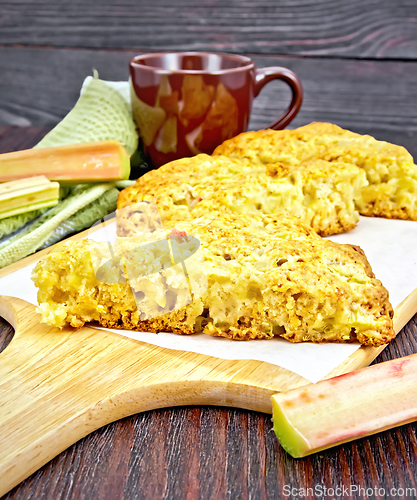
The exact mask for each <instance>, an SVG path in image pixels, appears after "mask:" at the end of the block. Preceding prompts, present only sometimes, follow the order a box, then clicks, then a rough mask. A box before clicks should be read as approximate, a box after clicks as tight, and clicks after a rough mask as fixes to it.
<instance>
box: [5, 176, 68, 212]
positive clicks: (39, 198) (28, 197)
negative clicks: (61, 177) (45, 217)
mask: <svg viewBox="0 0 417 500" xmlns="http://www.w3.org/2000/svg"><path fill="white" fill-rule="evenodd" d="M58 200H59V184H58V182H51V181H49V180H48V179H47V178H46V177H45V176H43V175H40V176H37V177H32V178H30V179H21V180H17V181H10V182H4V183H3V184H0V219H5V218H6V217H11V216H12V215H18V214H21V213H24V212H31V211H33V210H38V209H39V208H46V207H53V206H54V205H56V204H57V203H58Z"/></svg>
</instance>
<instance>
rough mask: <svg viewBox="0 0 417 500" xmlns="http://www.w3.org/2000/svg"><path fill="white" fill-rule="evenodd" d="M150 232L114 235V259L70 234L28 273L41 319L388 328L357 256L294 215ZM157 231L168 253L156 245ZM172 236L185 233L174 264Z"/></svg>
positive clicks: (212, 327) (237, 330)
mask: <svg viewBox="0 0 417 500" xmlns="http://www.w3.org/2000/svg"><path fill="white" fill-rule="evenodd" d="M153 238H154V239H153V241H152V242H150V243H149V242H146V243H144V241H143V239H142V236H141V235H139V236H135V237H130V238H120V239H119V240H118V241H117V243H116V244H115V245H114V248H112V250H111V255H110V254H109V247H108V245H107V243H96V242H92V241H88V240H82V241H79V242H68V243H65V244H64V245H62V247H61V248H60V249H58V250H57V251H56V252H54V253H51V254H49V255H48V256H46V257H45V258H43V259H42V260H41V261H40V262H39V263H38V264H37V266H36V267H35V269H34V272H33V280H34V282H35V285H36V286H37V287H38V290H39V291H38V301H39V312H40V313H41V315H42V321H44V322H46V323H48V324H51V325H54V326H58V327H62V326H63V325H65V324H70V325H72V326H76V327H79V326H82V325H83V324H84V323H85V322H89V321H94V322H97V323H98V324H100V325H103V326H106V327H115V328H127V329H135V330H139V331H149V332H160V331H170V332H176V333H179V334H192V333H195V332H204V333H206V334H209V335H213V336H221V337H227V338H230V339H237V340H250V339H270V338H272V337H274V336H280V337H284V338H286V339H288V340H289V341H291V342H304V341H313V342H332V341H333V342H352V341H358V342H360V343H362V344H365V345H373V346H379V345H381V344H384V343H386V342H388V341H390V340H391V339H392V338H393V337H394V336H395V334H394V331H393V326H392V316H393V310H392V307H391V305H390V303H389V300H388V292H387V290H386V289H385V288H384V287H383V286H382V284H381V282H380V281H379V280H377V279H376V278H375V277H374V275H373V273H372V270H371V268H370V266H369V263H368V262H367V260H366V257H365V255H364V254H363V252H362V251H361V250H360V249H359V248H358V247H353V246H350V245H341V244H337V243H334V242H332V241H329V240H325V239H322V238H321V237H320V236H318V235H317V234H316V233H315V232H314V231H313V230H312V229H311V228H310V227H308V226H306V225H303V224H301V223H300V222H299V221H298V220H297V219H295V218H287V217H274V216H266V215H254V214H250V215H230V214H215V215H213V216H205V217H201V218H199V219H195V220H193V221H184V222H170V223H167V224H166V227H165V229H164V230H163V231H162V232H161V234H158V235H156V234H154V235H153ZM164 239H168V240H170V252H171V253H170V255H169V256H168V254H164V250H163V247H162V246H158V245H156V243H157V242H158V241H163V240H164ZM173 240H177V241H179V242H181V241H192V244H191V246H189V247H187V248H185V247H183V251H181V249H180V250H179V254H178V255H177V257H176V260H175V258H173V257H172V255H173V253H175V252H173V250H172V241H173ZM197 247H198V248H197ZM196 248H197V251H195V249H196ZM165 249H166V246H165ZM198 252H201V254H202V257H203V258H202V259H195V260H193V256H194V255H198ZM109 262H110V264H109ZM103 266H104V267H103ZM106 266H107V267H106ZM152 266H153V267H152ZM128 267H130V269H131V268H132V267H133V268H136V271H135V273H136V274H135V273H133V275H131V276H130V279H131V282H129V276H127V275H128V274H129V273H128V272H127V268H128ZM100 269H101V273H102V274H100V272H97V270H99V271H100ZM174 270H175V272H174ZM150 271H152V272H150ZM103 273H104V274H103Z"/></svg>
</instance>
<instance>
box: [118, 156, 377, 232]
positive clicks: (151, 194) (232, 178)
mask: <svg viewBox="0 0 417 500" xmlns="http://www.w3.org/2000/svg"><path fill="white" fill-rule="evenodd" d="M366 184H367V181H366V179H365V174H364V172H363V170H361V169H360V168H358V167H356V166H354V165H349V164H344V163H341V162H339V163H334V164H332V163H329V162H326V161H323V160H317V161H312V162H306V163H305V164H304V165H302V166H298V167H292V166H287V165H280V164H274V165H266V166H265V165H254V164H252V163H250V162H248V161H242V160H238V161H236V160H231V159H228V158H226V157H222V156H215V157H211V156H208V155H204V154H201V155H198V156H195V157H192V158H183V159H180V160H176V161H173V162H171V163H168V164H166V165H164V166H163V167H161V168H159V169H158V170H152V171H151V172H148V173H147V174H145V175H144V176H142V177H141V178H139V179H138V180H137V182H136V183H135V185H134V186H131V187H129V188H127V189H125V190H123V191H122V192H121V193H120V195H119V198H118V209H119V212H118V234H119V236H133V235H134V234H135V232H136V231H138V229H139V228H140V224H141V223H142V215H141V210H142V208H143V207H141V206H139V207H137V206H135V204H137V203H140V202H143V201H148V202H150V201H152V200H154V201H155V202H156V204H157V206H158V210H159V214H160V216H161V219H162V222H163V223H165V222H167V221H172V220H187V219H190V218H195V217H200V216H203V215H206V214H209V213H217V212H222V213H264V214H275V215H278V214H289V215H292V216H296V217H298V218H299V219H300V220H301V221H302V222H304V223H306V224H308V225H310V226H311V227H313V228H314V229H315V230H316V231H317V232H318V233H319V234H320V235H322V236H328V235H331V234H335V233H341V232H345V231H349V230H351V229H353V228H354V227H355V225H356V223H357V222H358V219H359V214H358V212H357V210H356V208H355V204H354V200H355V198H357V197H359V196H360V191H361V189H362V187H363V186H364V185H366ZM122 208H123V209H124V210H123V211H120V209H122Z"/></svg>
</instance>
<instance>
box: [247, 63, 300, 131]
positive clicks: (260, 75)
mask: <svg viewBox="0 0 417 500" xmlns="http://www.w3.org/2000/svg"><path fill="white" fill-rule="evenodd" d="M272 80H283V81H284V82H285V83H288V85H289V86H290V88H291V91H292V100H291V103H290V105H289V106H288V109H287V110H286V111H284V113H283V114H282V115H281V116H280V117H279V118H278V120H277V121H276V122H274V123H273V124H272V125H270V126H269V127H268V128H272V129H274V130H280V129H283V128H285V127H286V126H287V125H288V124H289V123H290V122H291V121H292V120H293V119H294V118H295V115H296V114H297V113H298V111H299V109H300V107H301V104H302V102H303V86H302V84H301V81H300V79H299V78H298V76H297V75H296V74H295V73H293V72H292V71H291V70H289V69H287V68H282V67H280V66H271V67H268V68H260V69H257V70H256V72H255V88H254V97H256V96H257V95H258V94H259V92H260V91H261V89H262V88H263V87H264V85H266V84H267V83H269V82H270V81H272Z"/></svg>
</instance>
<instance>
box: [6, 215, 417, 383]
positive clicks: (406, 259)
mask: <svg viewBox="0 0 417 500" xmlns="http://www.w3.org/2000/svg"><path fill="white" fill-rule="evenodd" d="M113 230H114V226H113V227H112V225H111V226H108V227H107V228H106V233H107V234H108V233H109V232H111V231H113ZM89 237H90V238H92V239H94V240H96V241H102V240H105V239H107V238H106V235H105V233H104V231H103V229H99V230H98V231H96V232H95V233H92V234H90V236H89ZM330 239H332V240H334V241H338V242H340V243H351V244H355V245H359V246H360V247H361V248H362V249H363V250H364V251H365V253H366V255H367V257H368V260H369V262H370V263H371V265H372V268H373V270H374V272H375V274H376V276H377V278H379V279H380V280H381V281H382V282H383V284H384V285H385V287H386V288H387V289H388V291H389V293H390V300H391V303H392V305H393V306H394V308H395V307H396V306H397V305H398V304H399V303H400V302H401V301H402V300H404V299H405V298H406V297H407V296H408V295H409V294H410V293H411V292H412V291H413V290H414V289H415V288H416V287H417V250H416V249H417V222H413V221H398V220H395V221H393V220H386V219H377V218H367V217H361V219H360V222H359V224H358V226H357V227H356V229H354V230H353V231H350V232H349V233H345V234H340V235H335V236H332V237H331V238H330ZM34 266H35V264H32V265H30V266H27V267H25V268H22V269H20V270H19V271H16V272H15V273H13V274H11V275H9V276H5V277H4V278H1V279H0V294H2V295H10V296H13V297H18V298H21V299H24V300H26V301H28V302H30V303H32V304H37V300H36V288H35V286H34V285H33V283H32V280H31V279H30V275H31V272H32V269H33V267H34ZM112 331H113V332H115V333H117V334H119V335H123V336H125V337H129V338H132V339H135V340H140V341H142V342H146V343H148V344H153V345H158V346H160V347H166V348H169V349H176V350H181V351H191V352H197V353H200V354H206V355H209V356H214V357H218V358H222V359H254V360H259V361H266V362H268V363H272V364H274V365H277V366H281V367H283V368H286V369H288V370H291V371H293V372H295V373H297V374H299V375H301V376H302V377H304V378H306V379H308V380H310V381H311V382H317V381H319V380H320V379H322V378H323V377H324V376H325V375H327V374H328V373H329V372H331V371H332V370H333V369H334V368H336V367H337V366H338V365H339V364H340V363H342V362H343V361H344V360H345V359H346V358H347V357H348V356H350V355H351V354H352V353H353V352H355V351H356V350H357V349H358V347H359V346H358V345H353V344H347V345H343V344H309V343H305V344H291V343H290V342H288V341H286V340H283V339H273V340H268V341H266V340H252V341H249V342H238V341H232V340H228V339H223V338H214V337H211V336H209V335H205V334H197V335H191V336H181V335H177V334H174V333H159V334H158V335H155V334H153V333H145V332H132V331H129V330H112Z"/></svg>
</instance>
